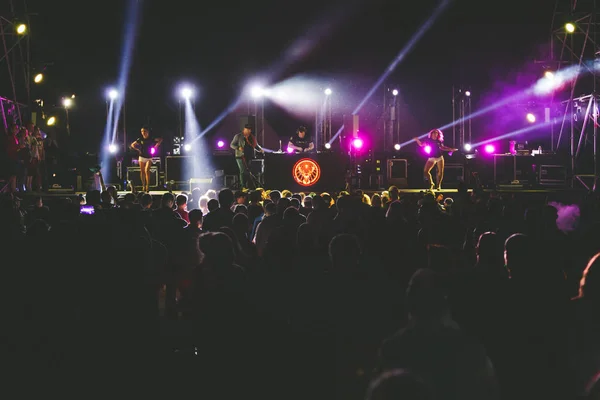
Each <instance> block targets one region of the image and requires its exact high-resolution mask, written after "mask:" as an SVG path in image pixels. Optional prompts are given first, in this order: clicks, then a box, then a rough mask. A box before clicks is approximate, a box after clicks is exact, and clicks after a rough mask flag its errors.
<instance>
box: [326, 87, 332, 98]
mask: <svg viewBox="0 0 600 400" xmlns="http://www.w3.org/2000/svg"><path fill="white" fill-rule="evenodd" d="M331 93H333V92H332V91H331V89H330V88H327V89H325V96H331Z"/></svg>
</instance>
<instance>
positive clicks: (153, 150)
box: [150, 147, 156, 155]
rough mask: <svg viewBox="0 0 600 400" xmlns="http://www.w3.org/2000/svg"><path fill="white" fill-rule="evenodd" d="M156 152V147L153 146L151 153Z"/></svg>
mask: <svg viewBox="0 0 600 400" xmlns="http://www.w3.org/2000/svg"><path fill="white" fill-rule="evenodd" d="M154 153H156V147H151V148H150V154H152V155H154Z"/></svg>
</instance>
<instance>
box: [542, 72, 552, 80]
mask: <svg viewBox="0 0 600 400" xmlns="http://www.w3.org/2000/svg"><path fill="white" fill-rule="evenodd" d="M544 76H545V77H546V79H549V80H552V79H554V72H552V71H546V72H544Z"/></svg>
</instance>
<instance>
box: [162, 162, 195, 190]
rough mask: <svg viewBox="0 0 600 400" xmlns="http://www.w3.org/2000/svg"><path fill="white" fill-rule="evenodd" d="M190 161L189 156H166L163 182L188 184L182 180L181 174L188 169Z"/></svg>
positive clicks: (182, 175)
mask: <svg viewBox="0 0 600 400" xmlns="http://www.w3.org/2000/svg"><path fill="white" fill-rule="evenodd" d="M191 159H192V157H191V156H167V157H166V158H165V181H166V182H170V181H174V182H185V183H188V182H187V179H184V173H183V172H184V171H185V170H186V169H187V168H188V166H189V164H190V163H191ZM188 176H189V174H188Z"/></svg>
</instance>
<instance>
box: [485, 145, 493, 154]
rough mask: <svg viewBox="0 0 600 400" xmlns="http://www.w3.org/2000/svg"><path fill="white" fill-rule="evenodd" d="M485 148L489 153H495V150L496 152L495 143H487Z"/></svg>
mask: <svg viewBox="0 0 600 400" xmlns="http://www.w3.org/2000/svg"><path fill="white" fill-rule="evenodd" d="M484 150H485V152H486V153H488V154H493V153H495V152H496V148H495V147H494V145H493V144H487V145H485V148H484Z"/></svg>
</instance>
